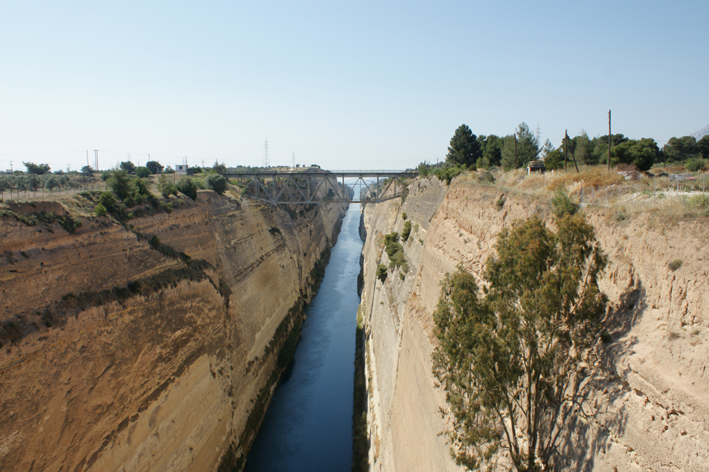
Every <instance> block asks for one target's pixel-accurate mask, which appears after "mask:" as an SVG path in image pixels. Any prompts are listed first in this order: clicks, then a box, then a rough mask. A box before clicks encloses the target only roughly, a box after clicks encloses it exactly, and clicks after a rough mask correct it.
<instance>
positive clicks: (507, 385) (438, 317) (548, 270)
mask: <svg viewBox="0 0 709 472" xmlns="http://www.w3.org/2000/svg"><path fill="white" fill-rule="evenodd" d="M557 228H558V231H557V233H556V234H554V233H552V232H550V231H549V230H548V229H547V228H545V227H544V225H543V223H542V221H541V220H539V219H537V218H531V219H529V220H526V221H518V222H516V223H515V224H514V226H513V227H512V229H504V230H503V231H502V232H501V233H500V234H499V235H498V238H497V243H496V245H495V249H496V252H497V254H496V255H495V256H492V257H490V258H489V259H488V261H487V263H486V267H485V272H484V287H486V288H485V289H483V290H482V291H481V290H480V289H479V288H478V285H477V283H476V280H475V277H474V276H473V275H472V274H471V273H469V272H467V271H466V270H464V269H463V268H459V270H458V272H457V273H455V274H454V275H448V276H446V278H445V280H444V282H443V288H442V290H441V298H440V301H439V304H438V308H437V309H436V312H435V313H434V321H435V323H436V326H437V332H436V335H437V337H438V341H439V345H438V347H437V348H436V350H435V352H434V356H433V363H434V374H435V375H436V377H437V378H438V379H439V380H440V382H441V386H442V388H444V389H445V392H446V400H447V402H448V406H449V408H450V413H451V415H452V420H453V427H452V429H451V430H450V431H449V433H448V438H449V441H450V443H451V445H452V447H451V450H452V453H453V455H454V457H455V459H456V462H457V463H458V464H460V465H464V466H465V467H467V468H469V469H479V468H483V467H488V468H492V467H494V464H493V463H491V460H492V458H493V457H494V456H495V455H496V454H497V453H498V452H500V451H504V452H505V454H506V455H507V456H508V457H509V458H510V459H511V461H512V463H513V465H514V467H515V468H516V469H517V470H519V471H522V470H524V471H537V470H540V467H539V465H541V466H542V467H544V468H545V470H555V469H558V468H559V464H558V463H555V458H556V457H557V456H556V454H558V452H557V446H558V442H557V440H558V433H559V431H560V430H563V429H564V427H565V422H566V420H567V419H568V417H569V416H570V415H573V414H575V413H576V412H577V411H578V408H579V403H580V401H581V399H582V398H583V397H582V394H583V389H582V386H580V385H579V384H578V383H577V379H578V376H577V375H583V374H582V372H581V371H582V369H583V364H582V360H583V358H584V354H585V353H586V352H587V349H588V348H589V347H590V346H591V345H592V343H594V342H595V340H596V339H598V337H599V336H600V331H601V330H600V323H599V320H600V317H601V316H602V314H603V313H604V312H605V307H606V304H607V299H606V297H605V295H604V294H602V293H601V292H600V290H599V288H598V278H599V277H600V275H601V273H602V271H603V270H604V268H605V266H606V264H607V259H606V257H605V256H604V254H603V252H602V250H601V248H600V246H599V245H598V243H597V242H596V239H595V235H594V231H593V227H591V226H590V225H589V224H588V223H587V222H586V221H585V219H584V218H583V216H582V215H581V214H576V215H567V216H564V217H562V218H561V219H560V220H559V221H558V222H557ZM481 295H484V297H481Z"/></svg>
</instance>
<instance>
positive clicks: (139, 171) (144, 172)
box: [135, 166, 151, 179]
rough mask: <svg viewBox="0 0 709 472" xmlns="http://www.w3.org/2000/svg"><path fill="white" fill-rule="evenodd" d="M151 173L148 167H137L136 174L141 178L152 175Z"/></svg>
mask: <svg viewBox="0 0 709 472" xmlns="http://www.w3.org/2000/svg"><path fill="white" fill-rule="evenodd" d="M150 174H151V172H150V169H148V168H147V167H143V166H140V167H136V168H135V175H137V176H138V177H140V178H141V179H145V178H147V177H150Z"/></svg>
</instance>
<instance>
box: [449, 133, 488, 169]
mask: <svg viewBox="0 0 709 472" xmlns="http://www.w3.org/2000/svg"><path fill="white" fill-rule="evenodd" d="M479 157H482V150H481V148H480V143H479V142H478V141H477V136H475V135H474V134H473V132H472V131H471V130H470V128H468V125H460V126H459V127H458V129H456V130H455V134H454V135H453V137H452V138H451V141H450V146H449V147H448V154H447V155H446V160H447V161H448V162H450V163H451V164H458V165H464V166H468V167H470V166H472V167H473V168H475V163H476V161H477V160H478V158H479Z"/></svg>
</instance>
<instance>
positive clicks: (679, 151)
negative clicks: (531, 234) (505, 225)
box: [446, 123, 709, 171]
mask: <svg viewBox="0 0 709 472" xmlns="http://www.w3.org/2000/svg"><path fill="white" fill-rule="evenodd" d="M567 148H568V149H567ZM565 156H567V159H568V160H569V161H573V160H574V159H575V160H576V163H577V164H579V165H583V164H586V165H598V164H608V135H605V136H596V137H595V138H590V137H589V136H588V134H586V132H585V131H582V132H581V134H580V135H578V136H574V137H569V139H568V141H567V140H566V139H564V141H563V142H562V144H561V146H560V147H559V148H555V147H554V145H552V143H551V141H549V140H548V139H547V140H546V142H545V143H544V144H543V145H540V143H539V142H538V141H537V138H536V136H534V133H532V132H531V130H530V129H529V126H527V124H526V123H522V124H520V125H519V126H518V127H517V132H516V133H515V134H512V135H507V136H502V137H500V136H496V135H494V134H491V135H487V136H485V135H480V136H476V135H475V134H473V132H472V131H471V130H470V128H468V126H467V125H461V126H460V127H458V129H456V131H455V134H454V135H453V137H452V138H451V141H450V147H449V148H448V154H447V155H446V160H447V161H448V162H449V163H451V164H455V165H464V166H466V167H467V168H489V167H491V166H500V167H503V168H504V169H505V170H510V169H514V168H520V167H526V166H527V165H528V164H529V163H530V162H532V161H534V160H537V159H540V160H543V161H544V164H545V166H546V168H547V169H558V168H563V167H564V158H565ZM707 158H709V135H707V136H704V137H703V138H702V139H700V140H699V141H697V140H696V139H695V138H694V137H692V136H683V137H681V138H672V139H670V140H669V141H668V143H667V144H666V145H665V146H663V148H662V149H660V147H659V146H658V145H657V143H656V142H655V140H654V139H652V138H642V139H629V138H627V137H625V136H624V135H622V134H614V135H612V136H611V165H613V166H615V165H618V164H631V165H634V166H635V167H637V168H638V170H648V169H650V168H651V167H652V166H653V165H654V164H657V163H677V162H683V163H685V167H687V169H688V170H692V171H696V170H700V169H701V168H703V167H704V166H705V165H706V164H707V162H706V159H707Z"/></svg>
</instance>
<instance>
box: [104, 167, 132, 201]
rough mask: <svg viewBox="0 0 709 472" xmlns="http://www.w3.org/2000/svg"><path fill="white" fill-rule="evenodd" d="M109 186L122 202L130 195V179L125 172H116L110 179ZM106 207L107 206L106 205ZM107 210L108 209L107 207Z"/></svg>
mask: <svg viewBox="0 0 709 472" xmlns="http://www.w3.org/2000/svg"><path fill="white" fill-rule="evenodd" d="M108 186H109V187H111V190H112V191H113V193H115V194H116V196H117V197H118V198H119V199H120V200H124V199H125V198H126V197H128V196H129V195H130V179H128V174H127V173H126V171H124V170H117V171H114V172H113V175H112V176H111V178H110V179H108ZM104 206H106V205H105V204H104ZM106 208H108V207H107V206H106Z"/></svg>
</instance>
